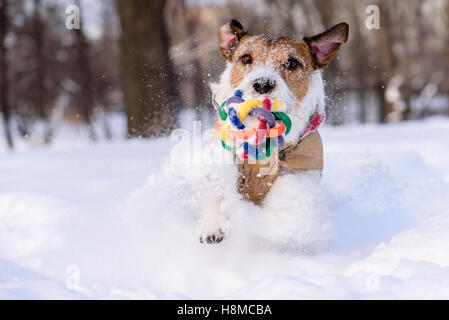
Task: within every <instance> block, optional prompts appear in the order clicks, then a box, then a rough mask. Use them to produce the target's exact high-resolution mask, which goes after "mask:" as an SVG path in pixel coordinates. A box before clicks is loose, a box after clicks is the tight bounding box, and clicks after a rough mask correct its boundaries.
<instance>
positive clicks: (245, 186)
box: [237, 131, 324, 205]
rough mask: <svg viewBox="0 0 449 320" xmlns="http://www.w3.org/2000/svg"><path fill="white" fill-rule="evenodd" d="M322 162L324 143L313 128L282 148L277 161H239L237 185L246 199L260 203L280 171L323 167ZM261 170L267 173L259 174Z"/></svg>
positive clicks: (320, 168) (319, 168)
mask: <svg viewBox="0 0 449 320" xmlns="http://www.w3.org/2000/svg"><path fill="white" fill-rule="evenodd" d="M270 160H271V161H270ZM323 163H324V162H323V144H322V142H321V137H320V134H319V133H318V131H314V132H312V133H310V134H309V135H307V136H306V137H304V138H303V139H301V140H299V141H298V143H297V144H296V145H289V146H285V147H284V148H283V149H282V150H280V151H279V161H278V162H277V161H273V159H268V160H265V161H257V162H256V163H254V164H252V163H248V161H245V162H244V163H241V164H239V178H238V181H237V187H238V190H239V192H240V194H242V196H243V197H244V198H245V199H247V200H249V201H251V202H253V203H254V204H257V205H260V204H261V203H262V202H263V199H264V198H265V196H266V194H267V193H268V191H270V189H271V186H272V184H273V183H274V181H275V180H276V179H277V177H278V176H279V174H281V173H282V172H284V171H287V172H291V171H295V172H300V171H308V170H320V171H322V170H323ZM261 170H264V174H260V172H261Z"/></svg>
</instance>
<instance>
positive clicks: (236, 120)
mask: <svg viewBox="0 0 449 320" xmlns="http://www.w3.org/2000/svg"><path fill="white" fill-rule="evenodd" d="M228 115H229V120H231V123H232V124H233V125H234V126H236V127H237V129H239V130H242V129H245V125H244V124H243V123H242V121H240V118H239V115H238V114H237V111H235V109H234V108H233V107H230V108H229V110H228Z"/></svg>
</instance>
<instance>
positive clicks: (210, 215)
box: [200, 195, 227, 244]
mask: <svg viewBox="0 0 449 320" xmlns="http://www.w3.org/2000/svg"><path fill="white" fill-rule="evenodd" d="M221 200H222V199H220V198H219V197H217V196H216V195H209V196H205V197H204V198H203V200H202V204H201V211H202V215H203V217H202V221H201V235H200V242H201V243H209V244H213V243H220V242H221V241H223V239H224V238H225V237H226V228H225V227H226V221H227V218H226V216H225V214H224V213H223V212H221V210H220V202H221Z"/></svg>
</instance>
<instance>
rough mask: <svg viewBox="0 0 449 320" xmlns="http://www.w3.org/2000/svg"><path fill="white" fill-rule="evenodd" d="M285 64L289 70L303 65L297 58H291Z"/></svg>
mask: <svg viewBox="0 0 449 320" xmlns="http://www.w3.org/2000/svg"><path fill="white" fill-rule="evenodd" d="M284 65H285V67H286V68H287V69H288V70H295V69H296V68H298V67H299V66H300V65H301V63H300V62H299V61H298V60H296V59H295V58H290V59H288V60H287V62H286V63H285V64H284Z"/></svg>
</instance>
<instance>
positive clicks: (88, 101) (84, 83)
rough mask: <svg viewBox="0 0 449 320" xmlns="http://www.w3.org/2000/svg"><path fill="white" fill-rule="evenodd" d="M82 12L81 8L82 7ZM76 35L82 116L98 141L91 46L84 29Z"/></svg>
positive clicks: (92, 137) (91, 135) (77, 31)
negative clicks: (95, 126) (94, 121)
mask: <svg viewBox="0 0 449 320" xmlns="http://www.w3.org/2000/svg"><path fill="white" fill-rule="evenodd" d="M77 5H78V7H80V6H81V2H80V0H78V3H77ZM80 12H82V11H81V7H80ZM75 34H76V45H77V50H78V66H79V70H78V72H79V84H80V86H81V91H80V92H79V94H80V95H81V99H80V102H81V116H82V118H83V120H84V121H85V123H86V125H87V128H88V132H89V138H90V139H91V140H94V141H95V140H97V136H96V134H95V131H94V128H93V127H92V115H91V113H92V110H93V108H94V104H95V99H94V94H93V92H92V88H93V82H92V68H91V66H90V59H89V51H90V45H89V42H88V41H87V39H86V35H85V34H84V32H83V29H82V28H80V29H77V30H76V31H75Z"/></svg>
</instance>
